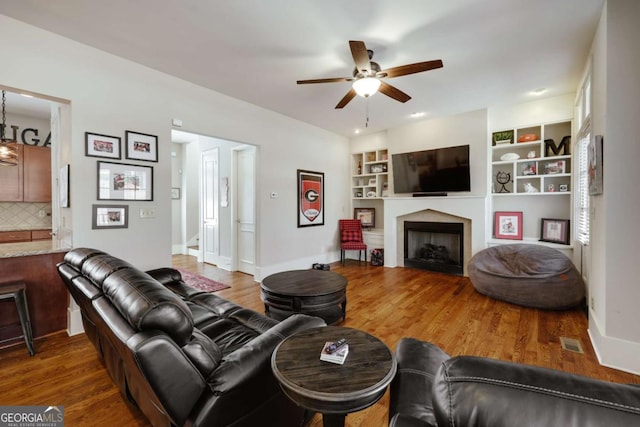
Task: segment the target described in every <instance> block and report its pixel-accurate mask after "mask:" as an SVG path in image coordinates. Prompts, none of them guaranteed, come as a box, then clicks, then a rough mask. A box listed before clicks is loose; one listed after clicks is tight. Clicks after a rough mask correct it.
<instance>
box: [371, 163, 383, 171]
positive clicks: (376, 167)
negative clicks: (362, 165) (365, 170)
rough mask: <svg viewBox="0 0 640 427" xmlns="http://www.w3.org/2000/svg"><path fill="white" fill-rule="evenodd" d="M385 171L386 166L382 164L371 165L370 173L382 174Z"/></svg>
mask: <svg viewBox="0 0 640 427" xmlns="http://www.w3.org/2000/svg"><path fill="white" fill-rule="evenodd" d="M386 171H387V165H386V164H384V163H380V164H375V165H371V173H382V172H386Z"/></svg>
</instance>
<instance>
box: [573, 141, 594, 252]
mask: <svg viewBox="0 0 640 427" xmlns="http://www.w3.org/2000/svg"><path fill="white" fill-rule="evenodd" d="M578 136H579V140H578V144H577V147H576V148H577V153H576V154H577V156H578V159H577V160H578V161H577V163H578V174H577V175H578V179H577V181H578V193H577V196H576V205H577V206H576V214H575V216H576V224H577V226H576V240H577V241H578V242H580V243H582V244H583V245H588V244H589V176H588V168H587V157H588V149H589V141H590V140H591V132H590V131H589V130H588V129H587V131H586V132H581V133H580V134H579V135H578Z"/></svg>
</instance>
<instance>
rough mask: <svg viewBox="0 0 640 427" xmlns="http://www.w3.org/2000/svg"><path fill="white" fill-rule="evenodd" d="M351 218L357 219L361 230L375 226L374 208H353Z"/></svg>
mask: <svg viewBox="0 0 640 427" xmlns="http://www.w3.org/2000/svg"><path fill="white" fill-rule="evenodd" d="M353 218H354V219H359V220H360V222H361V223H362V227H363V228H374V227H375V226H376V210H375V208H353Z"/></svg>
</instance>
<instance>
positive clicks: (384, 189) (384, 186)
mask: <svg viewBox="0 0 640 427" xmlns="http://www.w3.org/2000/svg"><path fill="white" fill-rule="evenodd" d="M388 195H389V184H388V183H387V182H383V183H382V197H387V196H388Z"/></svg>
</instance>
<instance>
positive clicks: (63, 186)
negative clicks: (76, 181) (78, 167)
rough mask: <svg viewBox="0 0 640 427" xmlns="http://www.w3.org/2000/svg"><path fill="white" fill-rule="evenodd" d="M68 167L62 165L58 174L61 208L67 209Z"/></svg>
mask: <svg viewBox="0 0 640 427" xmlns="http://www.w3.org/2000/svg"><path fill="white" fill-rule="evenodd" d="M69 169H70V166H69V165H64V166H62V167H61V168H60V172H59V173H58V195H59V202H60V207H61V208H68V207H69V206H70V204H69V182H70V181H69Z"/></svg>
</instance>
